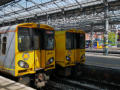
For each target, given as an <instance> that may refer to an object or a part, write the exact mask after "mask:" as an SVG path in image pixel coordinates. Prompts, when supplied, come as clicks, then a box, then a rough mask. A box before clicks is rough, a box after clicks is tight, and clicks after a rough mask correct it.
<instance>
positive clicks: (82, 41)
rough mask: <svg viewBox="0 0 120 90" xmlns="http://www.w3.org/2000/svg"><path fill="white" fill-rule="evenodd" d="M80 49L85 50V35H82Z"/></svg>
mask: <svg viewBox="0 0 120 90" xmlns="http://www.w3.org/2000/svg"><path fill="white" fill-rule="evenodd" d="M80 49H85V34H80Z"/></svg>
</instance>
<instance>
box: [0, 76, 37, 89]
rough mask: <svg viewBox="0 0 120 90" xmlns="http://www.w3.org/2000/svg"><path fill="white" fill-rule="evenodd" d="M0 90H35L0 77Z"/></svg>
mask: <svg viewBox="0 0 120 90" xmlns="http://www.w3.org/2000/svg"><path fill="white" fill-rule="evenodd" d="M0 90H35V89H33V88H30V87H28V86H25V85H23V84H20V83H17V82H15V81H12V80H10V79H7V78H5V77H2V76H0Z"/></svg>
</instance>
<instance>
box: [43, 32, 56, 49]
mask: <svg viewBox="0 0 120 90" xmlns="http://www.w3.org/2000/svg"><path fill="white" fill-rule="evenodd" d="M45 48H46V49H47V50H52V49H54V31H46V32H45Z"/></svg>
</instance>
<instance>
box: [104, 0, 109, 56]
mask: <svg viewBox="0 0 120 90" xmlns="http://www.w3.org/2000/svg"><path fill="white" fill-rule="evenodd" d="M103 1H104V6H105V8H104V10H105V12H104V20H105V31H104V48H103V51H104V55H108V31H109V19H108V1H107V0H103Z"/></svg>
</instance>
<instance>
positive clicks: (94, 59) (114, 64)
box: [85, 53, 120, 69]
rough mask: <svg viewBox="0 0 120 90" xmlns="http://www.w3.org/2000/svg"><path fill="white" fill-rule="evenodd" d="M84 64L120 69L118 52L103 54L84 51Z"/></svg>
mask: <svg viewBox="0 0 120 90" xmlns="http://www.w3.org/2000/svg"><path fill="white" fill-rule="evenodd" d="M85 64H86V65H92V66H99V67H105V68H112V69H120V54H115V55H113V54H111V55H108V56H104V55H103V54H102V53H101V54H98V53H86V62H85Z"/></svg>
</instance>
